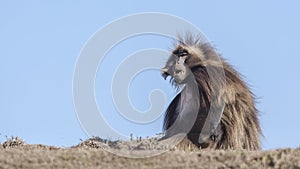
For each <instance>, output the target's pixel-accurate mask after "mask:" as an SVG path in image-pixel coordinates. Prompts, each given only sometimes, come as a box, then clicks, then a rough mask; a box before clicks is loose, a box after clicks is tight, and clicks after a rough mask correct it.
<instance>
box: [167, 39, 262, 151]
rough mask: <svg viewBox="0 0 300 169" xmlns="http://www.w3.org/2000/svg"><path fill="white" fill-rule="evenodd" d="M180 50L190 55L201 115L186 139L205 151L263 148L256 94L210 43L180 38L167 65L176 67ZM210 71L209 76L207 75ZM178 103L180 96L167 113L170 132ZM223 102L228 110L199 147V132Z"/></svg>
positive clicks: (189, 65) (175, 99)
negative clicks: (174, 61) (212, 107)
mask: <svg viewBox="0 0 300 169" xmlns="http://www.w3.org/2000/svg"><path fill="white" fill-rule="evenodd" d="M179 50H181V51H182V50H184V51H186V52H187V53H188V55H189V57H188V59H187V60H186V61H185V63H186V64H187V65H188V67H189V68H190V69H191V70H192V72H193V74H194V76H195V78H196V81H197V84H198V88H199V95H200V109H199V111H198V116H197V119H196V122H195V124H194V125H193V127H192V129H191V131H190V132H189V133H188V135H187V137H188V138H189V139H190V140H191V141H192V142H193V143H194V144H196V145H198V146H200V147H202V148H206V147H210V148H215V149H239V148H241V149H247V150H257V149H260V147H261V145H260V136H261V134H262V131H261V128H260V125H259V120H258V110H257V109H256V107H255V99H254V95H253V94H252V92H251V91H250V89H249V88H248V87H247V85H246V84H245V82H244V81H243V80H242V78H241V76H240V75H239V73H238V72H237V71H236V70H234V69H233V67H232V66H231V65H230V64H229V63H227V62H226V61H225V60H224V59H223V58H221V57H220V55H219V54H218V53H216V51H215V49H214V48H213V47H212V46H211V45H210V44H209V43H207V42H204V41H202V40H201V38H194V37H193V36H191V35H187V36H186V37H185V38H179V44H177V46H176V47H175V49H174V50H173V54H172V55H171V56H170V58H169V60H168V62H167V64H166V66H170V65H172V64H173V61H172V60H173V59H174V57H178V56H177V55H176V53H178V51H179ZM220 59H221V60H220ZM219 61H220V62H219ZM220 63H221V64H220ZM208 69H209V70H210V73H208V71H207V70H208ZM220 69H222V70H224V75H225V76H223V77H224V78H223V79H222V76H220V75H219V73H220V71H219V70H220ZM168 75H169V74H168V72H163V76H164V77H167V76H168ZM210 77H214V80H213V81H212V80H211V78H210ZM172 83H173V84H175V85H176V82H174V80H172ZM213 96H215V98H213ZM179 101H180V94H178V95H177V96H176V97H175V98H174V100H173V101H172V102H171V104H170V105H169V107H168V109H167V111H166V114H165V119H164V130H167V129H168V128H169V127H170V126H171V125H172V124H173V123H174V121H175V119H176V117H177V116H178V114H179V113H180V112H177V111H178V109H176V107H177V106H178V104H179ZM222 102H223V103H225V107H224V111H223V114H222V117H221V121H220V123H219V124H218V127H217V129H216V130H215V133H212V134H211V137H210V140H209V141H207V142H206V143H205V144H203V143H202V144H199V143H198V138H199V133H200V132H201V129H202V128H203V125H204V121H205V119H206V117H207V115H208V111H209V109H210V108H211V104H215V105H218V104H221V103H222Z"/></svg>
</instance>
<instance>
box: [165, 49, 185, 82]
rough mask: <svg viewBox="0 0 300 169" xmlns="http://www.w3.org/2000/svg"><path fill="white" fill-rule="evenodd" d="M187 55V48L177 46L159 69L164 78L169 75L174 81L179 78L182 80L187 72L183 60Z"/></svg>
mask: <svg viewBox="0 0 300 169" xmlns="http://www.w3.org/2000/svg"><path fill="white" fill-rule="evenodd" d="M188 56H189V53H188V51H187V50H185V49H184V48H181V47H177V48H176V49H175V50H174V51H173V52H172V54H171V56H170V57H169V59H168V61H167V63H166V66H165V67H164V68H162V69H161V73H162V76H163V77H164V78H165V79H166V78H167V77H168V76H169V75H170V76H172V77H173V78H174V79H175V81H176V82H177V81H181V80H180V79H182V80H183V78H184V77H186V73H187V67H186V65H184V62H185V60H186V58H187V57H188ZM177 83H178V82H177Z"/></svg>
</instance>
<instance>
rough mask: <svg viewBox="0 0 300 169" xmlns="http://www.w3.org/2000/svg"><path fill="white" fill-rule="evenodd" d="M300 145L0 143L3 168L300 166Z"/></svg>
mask: <svg viewBox="0 0 300 169" xmlns="http://www.w3.org/2000/svg"><path fill="white" fill-rule="evenodd" d="M111 148H113V149H114V150H115V151H116V152H122V151H123V152H133V151H137V152H148V153H149V152H150V153H151V152H153V151H157V150H164V151H166V152H165V153H162V154H160V155H157V156H153V157H148V158H127V157H121V156H118V155H115V154H112V153H110V152H108V151H106V150H109V149H111ZM299 157H300V148H297V149H278V150H270V151H244V150H217V151H216V150H214V151H213V150H199V149H197V148H195V147H192V146H191V145H189V142H188V141H187V140H184V143H182V144H179V145H178V146H176V147H168V146H165V145H163V144H160V143H159V142H158V141H157V138H149V139H138V140H131V141H109V140H104V139H101V138H91V139H88V140H85V141H82V142H81V143H79V144H78V145H76V146H73V147H70V148H59V147H53V146H45V145H40V144H38V145H29V144H26V143H25V142H24V141H23V140H21V139H20V138H9V139H8V140H7V141H5V142H4V143H2V144H1V145H0V169H2V168H108V169H109V168H128V169H129V168H278V169H279V168H280V169H281V168H296V169H297V168H298V169H300V158H299Z"/></svg>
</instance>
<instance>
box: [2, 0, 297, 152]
mask: <svg viewBox="0 0 300 169" xmlns="http://www.w3.org/2000/svg"><path fill="white" fill-rule="evenodd" d="M299 7H300V2H299V1H296V0H294V1H271V0H269V1H258V0H255V1H251V2H250V1H248V2H241V1H206V2H201V1H159V0H153V1H129V0H127V1H126V0H124V1H105V2H100V1H83V0H82V1H73V0H72V1H71V0H65V1H32V0H28V1H16V0H11V1H0V79H1V80H0V134H1V135H0V142H3V141H5V136H19V137H21V138H22V139H24V140H25V141H26V142H28V143H41V144H47V145H57V146H71V145H75V144H77V143H79V140H80V139H86V138H88V136H87V135H86V133H85V132H84V131H83V129H82V128H81V126H80V123H79V121H78V119H77V116H76V112H75V109H74V104H73V95H72V80H73V73H74V69H75V64H76V61H77V58H78V56H79V53H80V50H81V49H82V47H83V46H84V44H85V43H86V41H87V40H88V39H89V37H91V36H92V34H93V33H95V32H96V31H97V30H99V29H100V28H101V27H103V26H105V25H106V24H108V23H110V22H111V21H113V20H116V19H118V18H120V17H123V16H127V15H131V14H134V13H141V12H163V13H168V14H172V15H176V16H179V17H181V18H183V19H185V20H187V21H189V22H191V23H193V24H194V25H195V26H197V27H198V28H199V29H201V30H202V32H203V33H204V34H205V35H206V37H207V38H208V39H209V40H210V41H211V42H212V43H213V44H214V46H215V47H216V48H217V50H218V52H220V53H221V54H222V56H223V57H224V58H226V59H227V60H228V61H229V62H230V63H231V64H233V65H234V67H235V68H236V69H237V70H238V71H239V72H241V74H243V75H244V77H245V81H246V82H247V83H248V84H250V86H251V89H252V91H253V92H254V93H255V95H256V96H257V98H258V99H257V107H258V109H259V110H260V111H261V116H260V121H261V125H262V129H263V132H264V136H265V137H264V138H263V139H262V142H263V148H264V149H274V148H283V147H299V146H300V132H299V129H300V122H299V119H300V111H299V109H298V106H299V104H300V102H299V97H298V95H299V94H300V89H299V84H300V83H299V82H300V77H299V72H300V71H299V62H300V50H299V44H300V33H299V30H300V22H299V16H300V11H299ZM171 47H172V40H170V39H168V38H165V37H157V36H154V35H145V36H140V37H135V38H130V39H128V40H126V41H124V42H122V43H119V44H118V45H117V46H116V47H115V48H114V49H112V50H111V52H110V53H109V54H108V55H107V56H106V58H105V60H104V61H103V66H102V67H100V68H99V70H98V73H97V77H96V80H95V84H96V87H95V92H96V93H95V94H96V98H97V103H98V104H102V103H103V102H104V101H108V103H107V104H105V105H103V111H104V112H106V113H105V118H106V120H107V121H108V122H109V123H110V125H111V126H112V127H113V128H115V129H116V130H118V131H119V132H120V133H122V134H124V135H126V136H129V134H130V133H133V134H134V135H135V136H143V137H145V136H152V135H155V133H158V132H160V130H161V127H162V118H159V119H158V120H156V121H155V122H152V123H150V124H143V125H140V124H133V123H132V124H130V123H128V124H127V123H126V122H124V121H126V120H124V119H121V118H120V117H116V116H118V115H117V114H115V113H116V112H115V108H114V107H113V104H111V103H112V102H111V101H109V100H111V94H110V93H109V92H108V91H109V90H110V86H109V78H111V75H113V73H114V72H113V69H112V68H111V66H110V64H111V65H117V64H118V63H120V62H121V61H122V60H123V59H124V58H125V57H126V56H128V55H129V54H131V53H132V52H134V51H137V50H142V49H145V48H160V49H164V50H168V49H170V48H171ZM162 66H163V63H162ZM103 72H104V73H103ZM100 84H101V85H100ZM102 84H103V85H102ZM146 84H147V85H146ZM150 84H151V85H150ZM153 88H160V89H161V90H163V91H165V92H166V94H167V96H168V97H167V99H168V101H170V100H171V99H172V98H171V96H174V94H175V93H176V92H175V90H174V88H172V87H171V86H170V85H169V84H168V82H167V81H164V80H163V79H162V78H161V77H160V74H159V72H156V71H149V72H148V71H145V72H143V73H141V74H139V75H138V76H137V77H136V78H135V79H134V81H133V83H132V85H131V86H130V91H129V96H130V97H131V99H132V103H133V105H135V106H136V108H138V109H141V110H145V109H147V108H148V107H149V103H148V100H147V96H148V93H149V92H150V91H151V90H152V89H153Z"/></svg>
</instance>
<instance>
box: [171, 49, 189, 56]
mask: <svg viewBox="0 0 300 169" xmlns="http://www.w3.org/2000/svg"><path fill="white" fill-rule="evenodd" d="M173 54H174V55H176V56H178V57H182V56H186V55H188V54H189V53H188V52H187V50H185V49H178V50H177V51H174V52H173Z"/></svg>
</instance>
